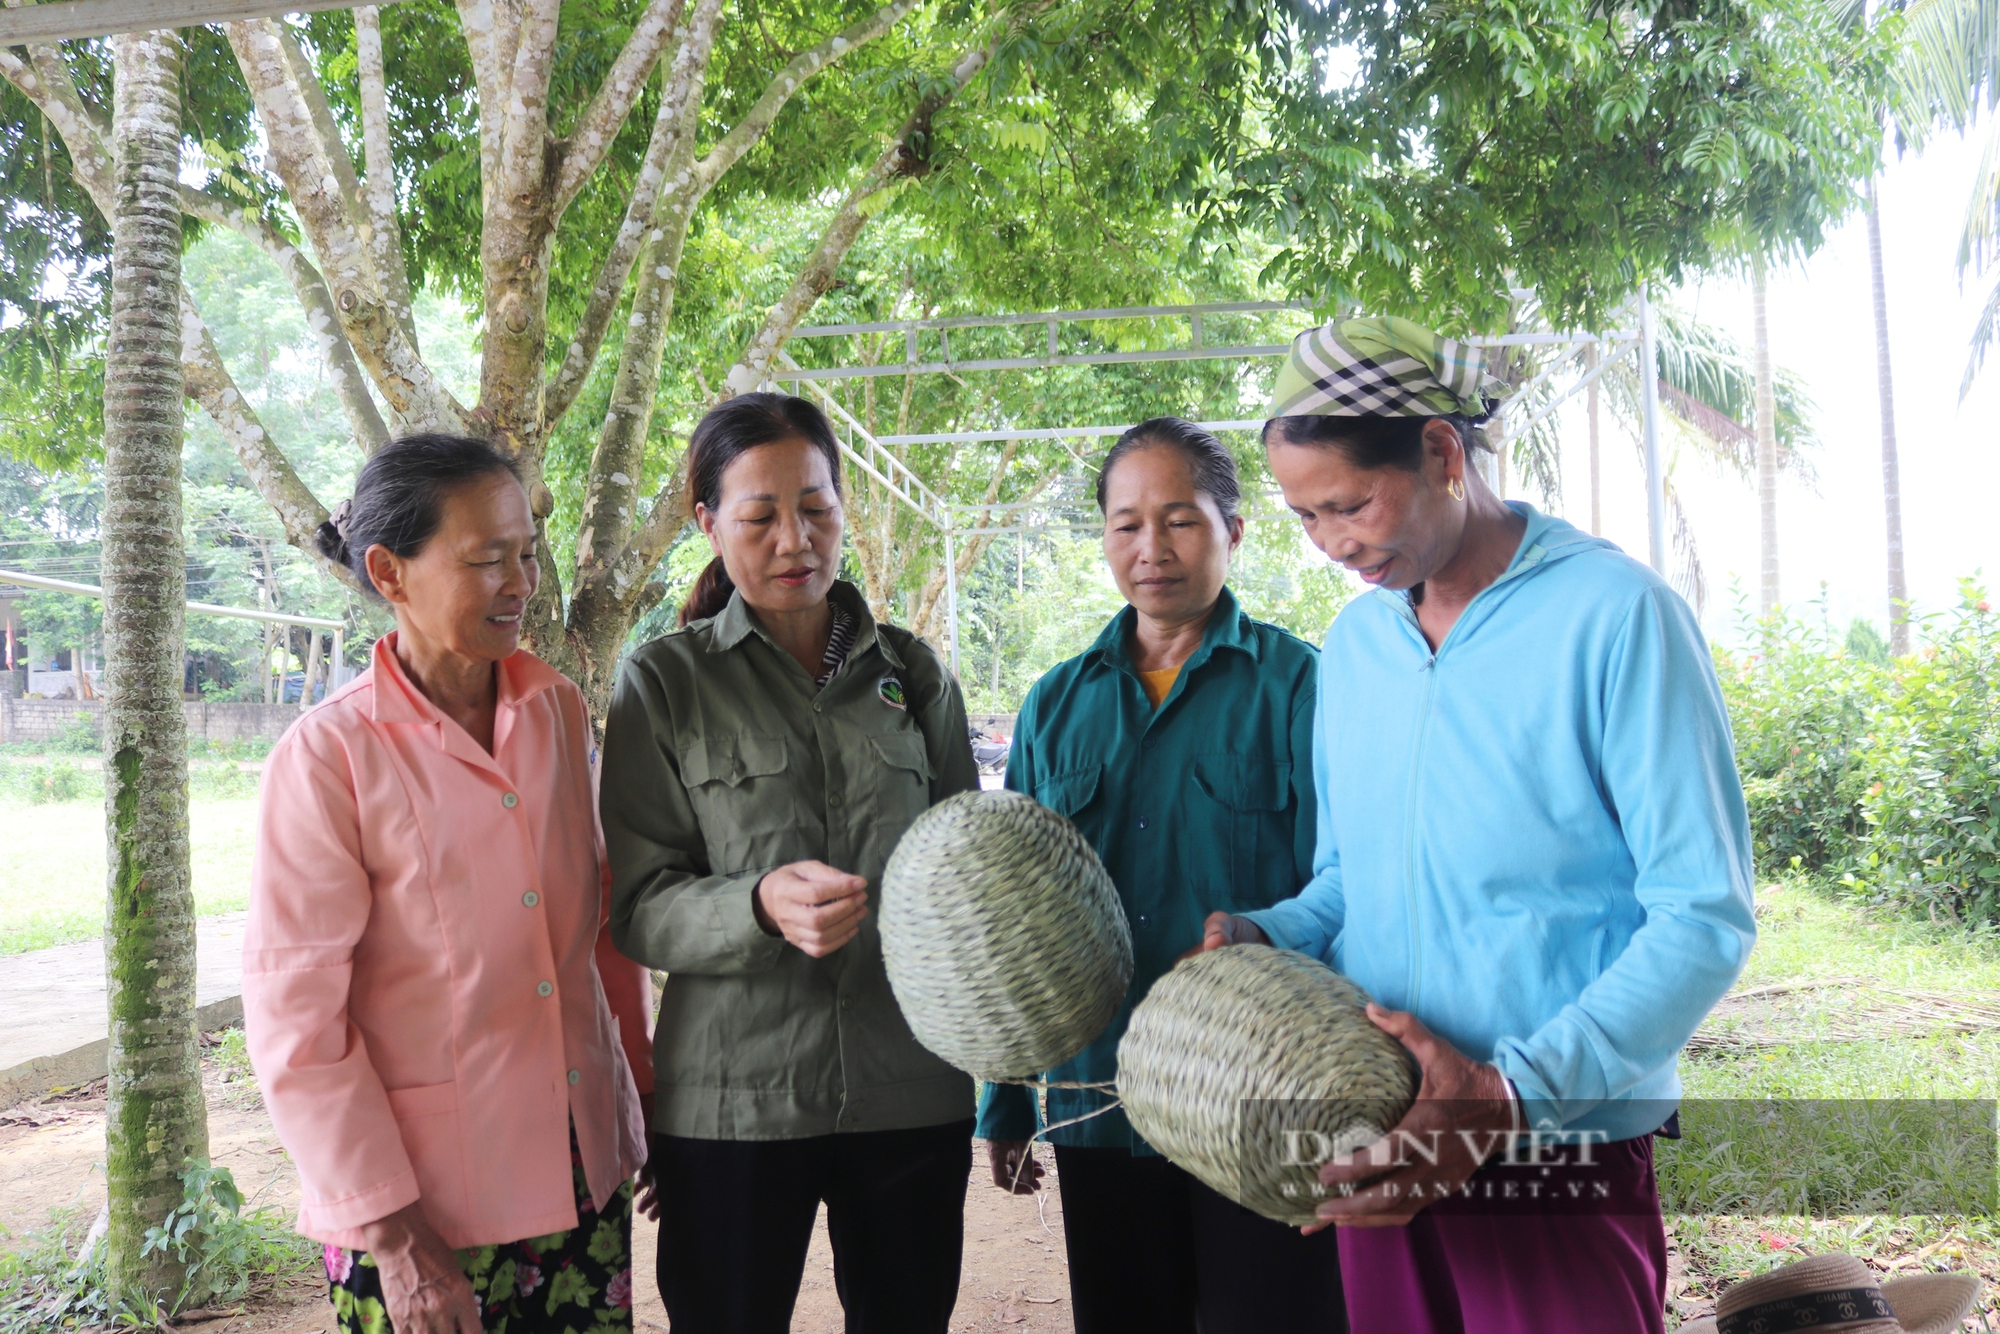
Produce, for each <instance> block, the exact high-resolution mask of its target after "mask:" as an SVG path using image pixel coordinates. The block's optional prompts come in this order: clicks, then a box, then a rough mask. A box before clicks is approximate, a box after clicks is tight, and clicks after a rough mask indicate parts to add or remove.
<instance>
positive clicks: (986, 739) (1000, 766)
mask: <svg viewBox="0 0 2000 1334" xmlns="http://www.w3.org/2000/svg"><path fill="white" fill-rule="evenodd" d="M966 731H967V732H968V733H969V734H970V735H971V740H972V759H973V763H975V764H977V765H978V766H979V772H980V773H983V774H1003V773H1006V772H1007V752H1008V751H1010V750H1012V749H1013V745H1014V743H1013V742H1012V741H1010V740H1008V739H1007V738H1006V737H1004V736H988V735H986V733H984V732H982V731H980V730H979V729H978V728H976V727H967V728H966Z"/></svg>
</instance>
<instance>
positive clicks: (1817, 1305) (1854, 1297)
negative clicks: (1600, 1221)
mask: <svg viewBox="0 0 2000 1334" xmlns="http://www.w3.org/2000/svg"><path fill="white" fill-rule="evenodd" d="M1979 1287H1980V1284H1979V1276H1978V1275H1977V1274H1965V1273H1957V1274H1914V1275H1911V1276H1910V1277H1908V1278H1892V1279H1888V1280H1886V1281H1883V1282H1877V1280H1876V1278H1875V1275H1874V1274H1873V1273H1872V1272H1871V1271H1870V1270H1869V1268H1868V1266H1867V1265H1865V1264H1863V1263H1861V1261H1859V1260H1857V1259H1855V1258H1854V1257H1853V1256H1851V1255H1815V1256H1813V1257H1812V1258H1811V1259H1808V1260H1800V1261H1799V1262H1798V1263H1796V1264H1789V1265H1786V1266H1785V1267H1784V1268H1783V1269H1774V1270H1772V1271H1771V1272H1770V1273H1768V1274H1759V1275H1758V1276H1757V1277H1755V1278H1746V1279H1744V1280H1743V1281H1742V1282H1741V1283H1737V1284H1735V1285H1733V1286H1732V1287H1730V1288H1729V1289H1728V1290H1727V1291H1725V1292H1724V1293H1723V1294H1722V1299H1721V1300H1720V1301H1718V1302H1717V1303H1716V1304H1715V1314H1714V1315H1712V1316H1704V1317H1703V1318H1702V1319H1700V1320H1697V1321H1694V1322H1693V1323H1692V1324H1687V1325H1682V1326H1681V1334H1778V1332H1779V1331H1780V1330H1783V1331H1787V1332H1788V1334H1797V1332H1798V1331H1810V1330H1839V1331H1840V1334H1951V1332H1952V1331H1954V1330H1956V1329H1958V1327H1959V1325H1960V1323H1961V1322H1962V1321H1964V1319H1965V1317H1966V1316H1967V1315H1969V1314H1971V1312H1972V1306H1973V1303H1974V1302H1976V1301H1978V1300H1979Z"/></svg>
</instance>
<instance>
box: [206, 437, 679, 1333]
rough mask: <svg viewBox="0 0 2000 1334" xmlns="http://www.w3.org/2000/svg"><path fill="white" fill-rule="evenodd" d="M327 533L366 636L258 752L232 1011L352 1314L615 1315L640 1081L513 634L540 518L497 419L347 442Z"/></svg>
mask: <svg viewBox="0 0 2000 1334" xmlns="http://www.w3.org/2000/svg"><path fill="white" fill-rule="evenodd" d="M319 540H320V548H321V550H322V551H323V552H324V553H325V554H326V556H327V558H328V559H329V560H333V561H337V562H340V563H342V564H345V565H347V566H348V567H349V568H351V569H353V570H354V572H355V573H356V574H357V575H358V576H359V577H360V578H361V580H362V582H363V584H364V586H366V587H368V588H370V589H372V590H373V591H374V592H375V593H376V594H377V595H378V596H379V597H381V598H382V599H383V600H384V601H386V602H387V603H388V604H389V606H390V607H391V608H392V609H393V610H394V612H395V615H396V629H395V631H394V632H393V633H391V634H388V635H385V636H384V637H383V638H382V639H381V640H380V641H379V642H378V643H377V644H376V645H375V657H374V664H373V666H371V667H370V668H369V670H368V671H366V672H364V673H362V675H361V676H360V678H359V679H357V680H356V681H354V682H353V683H352V684H351V685H349V686H347V687H346V688H345V689H343V690H341V691H339V692H338V693H336V694H335V695H334V696H333V697H332V698H331V699H329V700H328V701H327V702H326V703H325V704H323V705H321V706H320V707H319V708H316V709H314V710H313V711H312V712H311V713H309V714H307V715H306V716H305V717H304V718H302V719H300V721H299V723H298V724H297V725H296V726H294V727H293V728H292V729H291V730H290V731H289V732H287V733H286V734H285V737H284V739H283V740H282V741H280V742H279V743H278V745H277V747H276V748H275V749H274V750H273V751H272V752H271V758H270V760H269V762H268V763H267V764H266V766H265V770H264V783H263V806H262V811H261V814H260V817H259V826H258V835H257V856H256V862H255V866H254V868H253V871H252V883H251V900H250V922H249V927H248V930H247V932H246V938H245V941H244V950H243V1008H244V1024H245V1027H246V1028H247V1030H248V1035H249V1045H250V1055H251V1059H252V1061H253V1062H254V1063H255V1065H256V1069H257V1074H258V1077H259V1079H260V1080H261V1081H262V1084H263V1089H264V1099H265V1102H266V1103H267V1105H268V1106H269V1107H270V1109H271V1118H272V1120H273V1122H274V1123H275V1124H276V1126H277V1130H278V1136H279V1138H280V1139H281V1140H282V1141H283V1143H284V1146H285V1149H286V1150H287V1152H289V1153H290V1154H291V1156H292V1159H293V1161H294V1162H295V1163H297V1165H298V1169H299V1176H300V1185H301V1188H302V1191H303V1194H304V1197H305V1199H304V1203H303V1205H302V1206H301V1208H300V1210H299V1224H298V1226H299V1231H301V1232H302V1233H304V1234H305V1235H306V1236H309V1237H312V1238H314V1239H316V1240H318V1241H321V1242H323V1243H325V1246H326V1266H327V1278H328V1282H329V1283H330V1285H331V1295H332V1299H333V1305H334V1309H335V1312H336V1314H337V1317H338V1320H339V1323H340V1325H341V1327H342V1328H343V1329H344V1330H348V1331H352V1332H353V1334H361V1331H364V1330H365V1331H367V1334H386V1331H387V1330H388V1329H389V1327H390V1326H391V1325H393V1327H394V1330H395V1334H475V1331H479V1330H481V1329H482V1328H485V1329H501V1328H504V1329H506V1330H507V1331H509V1334H535V1332H536V1331H542V1330H550V1331H561V1330H565V1329H578V1330H604V1329H629V1328H631V1323H632V1310H631V1292H632V1270H631V1246H630V1240H631V1224H632V1177H633V1174H634V1173H636V1172H638V1171H639V1170H640V1169H641V1167H642V1166H643V1165H644V1164H645V1161H646V1148H645V1144H646V1140H645V1124H646V1117H645V1114H644V1111H643V1110H642V1106H641V1104H642V1100H643V1099H645V1098H646V1097H648V1096H649V1095H650V1090H651V1088H652V1057H651V1048H650V1044H649V1033H648V1023H647V1020H648V1015H649V1011H650V1005H649V1001H650V988H649V986H648V984H647V978H646V974H645V971H644V970H643V969H642V968H641V967H640V966H639V965H637V964H634V963H632V962H630V961H628V960H626V959H624V958H622V957H621V956H620V955H619V954H618V953H617V952H616V951H615V950H614V949H613V948H612V946H611V938H610V935H609V934H608V931H607V922H608V884H609V880H608V877H607V872H606V865H605V858H604V844H603V839H602V837H601V836H600V834H599V832H598V827H597V819H596V813H595V800H594V796H593V792H592V782H591V759H592V756H591V746H590V731H589V724H588V718H587V714H586V712H585V708H584V702H583V697H582V695H581V693H580V692H579V691H578V690H577V688H576V687H575V686H574V685H572V684H570V682H569V681H567V680H566V679H564V678H563V677H562V676H561V675H559V674H558V673H557V672H555V671H554V670H553V669H551V668H550V667H548V666H546V665H544V664H543V663H542V662H541V661H540V660H539V659H537V658H535V657H534V656H533V655H531V654H529V653H526V652H523V651H521V650H520V648H519V641H520V634H521V616H522V613H523V612H524V610H525V609H526V607H527V603H528V599H529V598H530V597H531V596H532V595H533V594H534V591H535V585H536V582H537V579H538V570H537V566H536V562H535V541H536V531H535V520H534V516H533V514H532V513H531V512H530V510H529V506H528V499H527V495H526V493H525V492H524V491H523V490H522V488H521V483H520V481H519V480H518V478H517V477H516V476H515V473H514V470H513V466H512V464H511V463H510V462H509V461H508V460H507V459H506V458H505V457H504V456H502V455H501V454H499V453H498V452H497V451H495V450H494V449H493V448H492V447H491V446H489V445H487V444H485V443H483V442H481V441H477V440H468V439H462V438H459V437H454V436H443V435H421V436H412V437H408V438H405V439H402V440H398V441H395V442H393V443H391V444H389V445H386V446H384V447H383V448H382V449H381V450H379V451H378V452H377V453H376V454H375V456H374V457H373V458H371V459H370V460H369V461H368V464H367V466H366V467H364V468H363V469H362V471H361V477H360V479H359V481H358V482H357V483H356V485H355V494H354V499H353V500H351V501H349V502H347V503H346V504H343V505H342V506H341V508H340V510H339V511H337V512H336V513H335V515H334V517H333V518H332V519H331V520H329V521H328V522H327V523H326V524H323V525H322V526H321V528H320V533H319Z"/></svg>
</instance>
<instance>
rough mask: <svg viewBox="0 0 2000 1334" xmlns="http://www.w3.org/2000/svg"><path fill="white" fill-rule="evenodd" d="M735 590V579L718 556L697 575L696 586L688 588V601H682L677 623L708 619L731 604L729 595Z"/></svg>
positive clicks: (683, 623)
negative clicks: (730, 575)
mask: <svg viewBox="0 0 2000 1334" xmlns="http://www.w3.org/2000/svg"><path fill="white" fill-rule="evenodd" d="M735 591H736V583H735V581H734V580H732V579H731V578H730V577H729V571H728V570H727V569H726V568H724V566H723V564H722V557H720V556H717V557H716V558H715V559H714V560H712V561H710V562H709V563H708V564H706V565H704V566H703V567H702V570H701V573H700V574H698V575H696V576H695V581H694V587H693V588H691V589H689V590H688V595H687V601H686V602H683V603H681V614H680V619H679V620H678V621H676V622H675V624H676V625H681V626H685V625H686V624H687V623H688V622H689V621H703V620H707V619H708V618H709V617H711V616H713V615H715V614H716V613H717V612H719V611H721V610H722V609H723V608H724V607H726V606H728V605H729V597H730V595H731V594H732V593H734V592H735Z"/></svg>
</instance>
